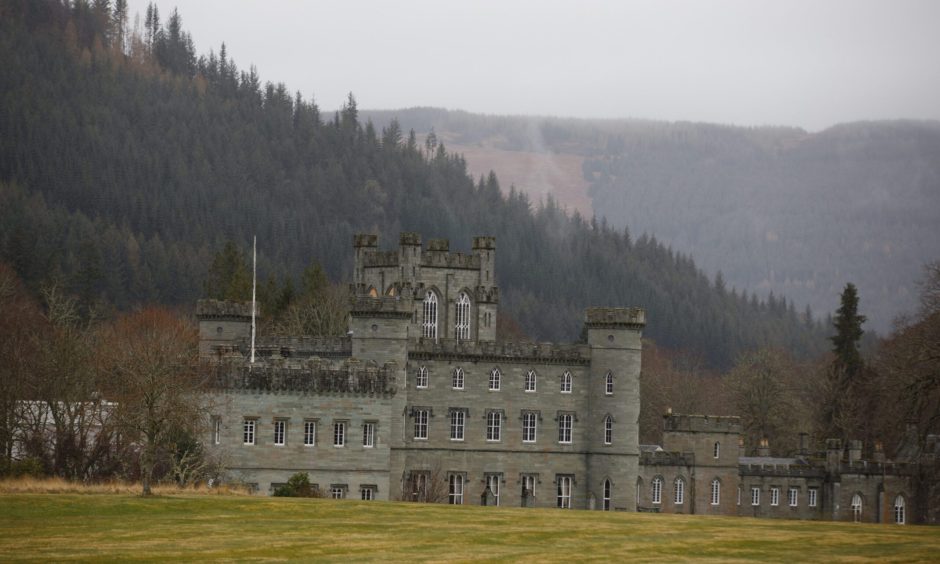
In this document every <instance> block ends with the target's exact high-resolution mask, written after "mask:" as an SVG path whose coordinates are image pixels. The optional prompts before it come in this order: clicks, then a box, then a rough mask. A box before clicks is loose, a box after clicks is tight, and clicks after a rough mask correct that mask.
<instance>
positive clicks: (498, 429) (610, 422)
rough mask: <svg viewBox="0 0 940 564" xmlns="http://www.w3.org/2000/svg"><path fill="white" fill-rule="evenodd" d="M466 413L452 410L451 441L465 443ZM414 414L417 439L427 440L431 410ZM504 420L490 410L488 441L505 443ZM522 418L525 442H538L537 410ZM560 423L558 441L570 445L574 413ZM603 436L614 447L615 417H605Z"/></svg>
mask: <svg viewBox="0 0 940 564" xmlns="http://www.w3.org/2000/svg"><path fill="white" fill-rule="evenodd" d="M467 413H468V410H467V409H466V408H451V409H450V411H449V420H450V440H452V441H462V440H464V437H465V436H466V430H467ZM411 415H412V417H413V418H414V438H415V439H416V440H427V438H428V432H429V428H430V424H429V421H430V417H431V410H430V409H429V408H423V407H416V408H414V409H412V411H411ZM504 419H505V412H504V411H503V410H501V409H491V410H487V412H486V428H485V437H486V440H487V441H489V442H499V441H502V440H503V420H504ZM520 419H521V420H522V442H524V443H534V442H536V441H537V438H538V426H539V419H540V413H539V412H538V411H522V413H521V416H520ZM557 420H558V442H559V443H561V444H571V442H572V436H573V432H574V422H575V421H576V420H577V418H576V417H575V414H574V413H559V414H558V417H557ZM603 433H604V444H605V445H609V444H612V443H613V441H614V418H613V417H612V416H610V415H607V416H606V417H604V421H603Z"/></svg>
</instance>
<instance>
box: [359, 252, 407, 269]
mask: <svg viewBox="0 0 940 564" xmlns="http://www.w3.org/2000/svg"><path fill="white" fill-rule="evenodd" d="M362 265H363V266H365V267H377V266H398V265H399V257H398V251H372V252H370V253H367V254H366V255H364V256H363V257H362Z"/></svg>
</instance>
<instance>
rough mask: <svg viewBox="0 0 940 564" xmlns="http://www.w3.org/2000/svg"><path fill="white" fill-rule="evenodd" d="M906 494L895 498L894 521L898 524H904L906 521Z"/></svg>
mask: <svg viewBox="0 0 940 564" xmlns="http://www.w3.org/2000/svg"><path fill="white" fill-rule="evenodd" d="M904 517H905V516H904V496H903V495H899V496H898V497H896V498H894V522H895V524H897V525H903V524H904V523H905V519H904Z"/></svg>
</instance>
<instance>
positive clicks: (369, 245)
mask: <svg viewBox="0 0 940 564" xmlns="http://www.w3.org/2000/svg"><path fill="white" fill-rule="evenodd" d="M378 244H379V238H378V236H377V235H372V234H369V233H357V234H355V235H354V236H353V249H355V252H356V257H355V261H356V265H355V269H354V270H353V284H354V285H356V286H357V287H358V286H359V285H360V284H363V283H364V282H365V257H366V256H367V255H368V254H369V253H370V252H375V250H376V249H377V248H378Z"/></svg>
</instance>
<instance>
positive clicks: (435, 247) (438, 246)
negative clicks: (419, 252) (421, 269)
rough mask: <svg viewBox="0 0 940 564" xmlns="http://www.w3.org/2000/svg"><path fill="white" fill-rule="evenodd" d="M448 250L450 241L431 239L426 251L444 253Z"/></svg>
mask: <svg viewBox="0 0 940 564" xmlns="http://www.w3.org/2000/svg"><path fill="white" fill-rule="evenodd" d="M449 250H450V241H449V240H447V239H431V240H429V241H428V251H429V252H432V253H446V252H448V251H449Z"/></svg>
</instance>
